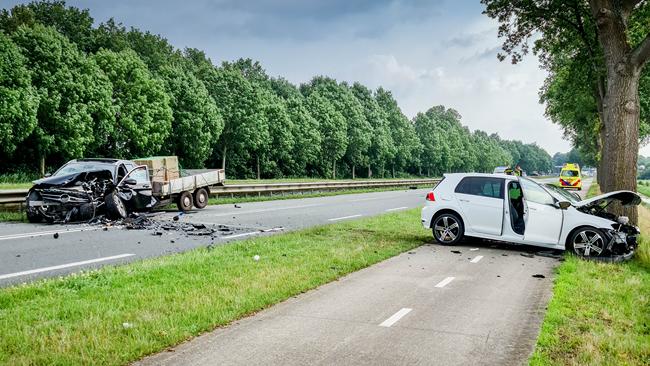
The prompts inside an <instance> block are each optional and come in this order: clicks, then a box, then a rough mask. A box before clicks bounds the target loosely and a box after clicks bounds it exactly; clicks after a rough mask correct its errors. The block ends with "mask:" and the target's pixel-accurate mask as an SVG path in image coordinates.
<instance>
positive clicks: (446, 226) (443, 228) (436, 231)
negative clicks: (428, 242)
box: [433, 213, 463, 244]
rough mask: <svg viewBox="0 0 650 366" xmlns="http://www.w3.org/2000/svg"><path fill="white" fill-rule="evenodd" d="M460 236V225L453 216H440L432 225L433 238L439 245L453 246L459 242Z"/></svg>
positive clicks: (461, 231) (461, 230) (461, 229)
mask: <svg viewBox="0 0 650 366" xmlns="http://www.w3.org/2000/svg"><path fill="white" fill-rule="evenodd" d="M462 235H463V228H462V224H461V223H460V220H459V219H458V217H456V216H455V215H452V214H447V213H445V214H442V215H440V216H438V217H437V218H436V220H435V222H434V223H433V236H434V237H435V238H436V240H437V241H438V242H439V243H441V244H454V243H456V242H458V241H459V240H460V238H461V237H462Z"/></svg>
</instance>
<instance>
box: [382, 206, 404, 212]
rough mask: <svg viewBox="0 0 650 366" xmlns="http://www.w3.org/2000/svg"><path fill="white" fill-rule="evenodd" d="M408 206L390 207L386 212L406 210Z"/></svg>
mask: <svg viewBox="0 0 650 366" xmlns="http://www.w3.org/2000/svg"><path fill="white" fill-rule="evenodd" d="M407 208H408V207H406V206H404V207H395V208H389V209H387V210H386V212H391V211H399V210H406V209H407Z"/></svg>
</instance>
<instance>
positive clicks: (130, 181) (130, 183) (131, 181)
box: [122, 178, 138, 186]
mask: <svg viewBox="0 0 650 366" xmlns="http://www.w3.org/2000/svg"><path fill="white" fill-rule="evenodd" d="M122 184H123V185H125V186H134V185H136V184H138V181H137V180H135V179H133V178H129V179H125V180H124V182H123V183H122Z"/></svg>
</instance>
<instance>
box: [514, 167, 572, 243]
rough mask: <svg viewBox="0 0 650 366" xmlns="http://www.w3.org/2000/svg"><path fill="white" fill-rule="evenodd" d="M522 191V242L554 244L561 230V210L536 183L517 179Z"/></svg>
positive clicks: (558, 238) (562, 214) (557, 240)
mask: <svg viewBox="0 0 650 366" xmlns="http://www.w3.org/2000/svg"><path fill="white" fill-rule="evenodd" d="M519 182H520V183H521V187H522V190H523V193H524V205H525V206H524V220H525V222H526V228H525V230H524V242H525V243H526V244H533V245H540V244H542V245H556V244H558V242H559V240H560V233H561V231H562V220H563V217H564V212H563V210H561V209H559V208H557V207H556V206H555V199H554V198H553V197H552V196H551V195H550V194H549V193H548V192H546V191H545V190H544V188H542V187H540V186H539V185H538V184H537V183H535V182H533V181H531V180H528V179H519Z"/></svg>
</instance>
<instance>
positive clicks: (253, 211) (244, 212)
mask: <svg viewBox="0 0 650 366" xmlns="http://www.w3.org/2000/svg"><path fill="white" fill-rule="evenodd" d="M315 206H324V204H322V203H315V204H311V205H300V206H287V207H275V208H265V209H261V210H249V211H230V212H222V213H214V214H205V215H201V216H202V217H205V216H208V217H212V216H233V215H235V216H236V215H247V214H254V213H261V212H272V211H280V210H293V209H297V208H306V207H315Z"/></svg>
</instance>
